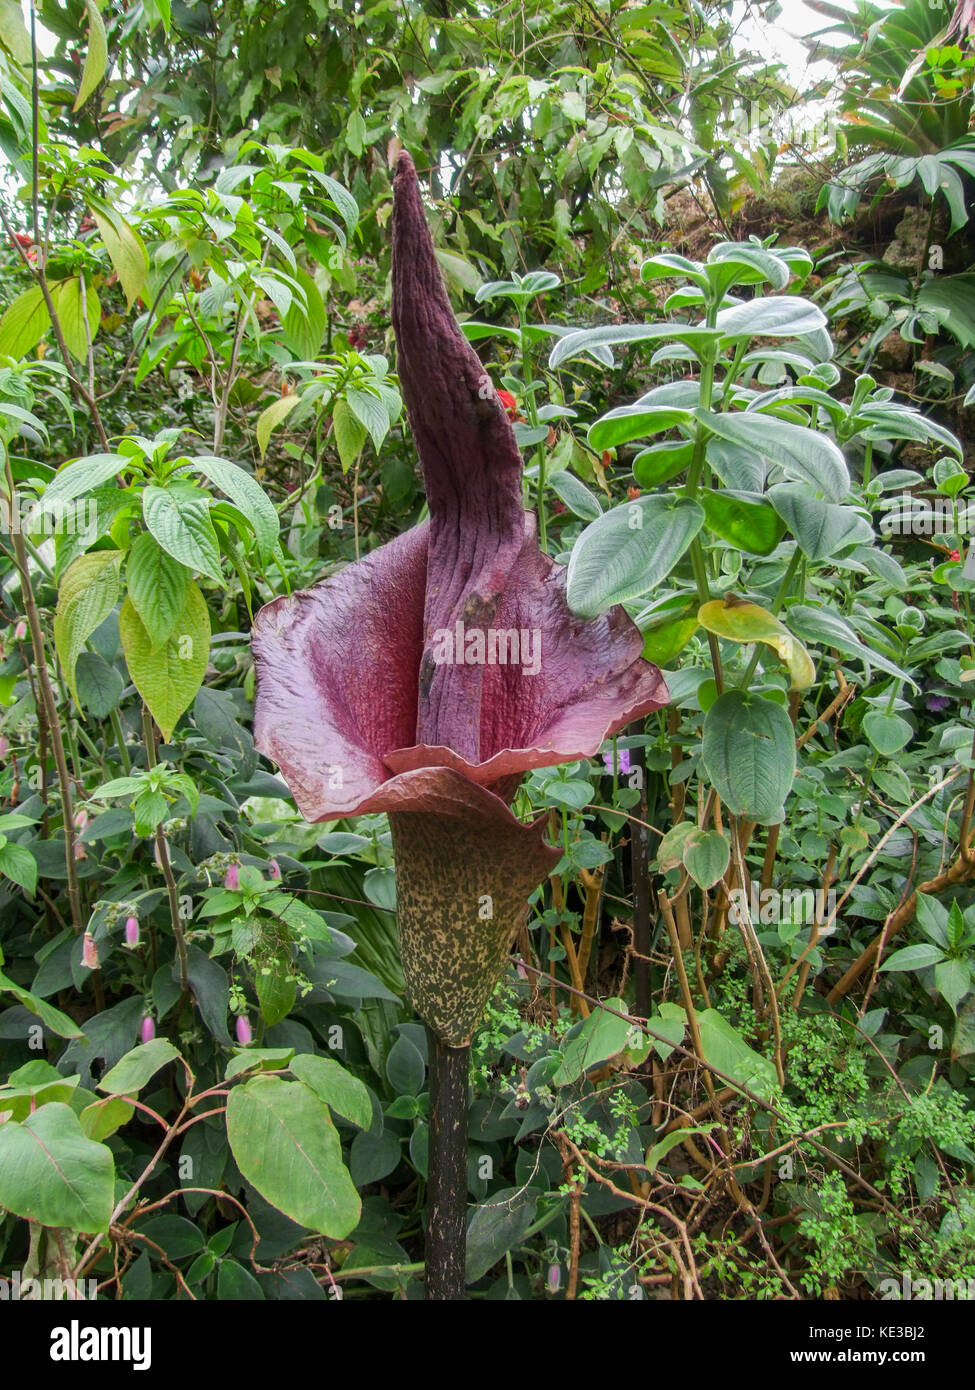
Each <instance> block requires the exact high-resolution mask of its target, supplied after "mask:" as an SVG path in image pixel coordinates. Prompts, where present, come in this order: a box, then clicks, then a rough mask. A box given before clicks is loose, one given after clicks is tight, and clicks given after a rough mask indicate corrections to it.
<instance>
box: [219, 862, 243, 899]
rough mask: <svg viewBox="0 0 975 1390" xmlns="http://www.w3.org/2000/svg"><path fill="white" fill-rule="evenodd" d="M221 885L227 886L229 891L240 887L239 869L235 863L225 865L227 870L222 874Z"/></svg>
mask: <svg viewBox="0 0 975 1390" xmlns="http://www.w3.org/2000/svg"><path fill="white" fill-rule="evenodd" d="M223 886H224V888H228V889H229V890H230V892H231V893H236V892H237V889H238V888H239V887H240V869H239V868H238V867H237V865H236V864H228V865H227V872H226V873H225V874H224V876H223Z"/></svg>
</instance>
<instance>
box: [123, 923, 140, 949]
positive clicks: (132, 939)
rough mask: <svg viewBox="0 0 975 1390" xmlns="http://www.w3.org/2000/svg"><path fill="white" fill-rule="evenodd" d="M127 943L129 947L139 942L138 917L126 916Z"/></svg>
mask: <svg viewBox="0 0 975 1390" xmlns="http://www.w3.org/2000/svg"><path fill="white" fill-rule="evenodd" d="M125 944H126V946H128V947H129V948H131V947H133V946H138V944H139V919H138V917H126V919H125Z"/></svg>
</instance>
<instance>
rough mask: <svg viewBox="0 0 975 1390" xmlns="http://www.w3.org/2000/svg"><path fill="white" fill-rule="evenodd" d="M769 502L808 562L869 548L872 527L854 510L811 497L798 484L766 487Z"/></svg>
mask: <svg viewBox="0 0 975 1390" xmlns="http://www.w3.org/2000/svg"><path fill="white" fill-rule="evenodd" d="M768 496H769V501H770V502H771V503H772V506H773V507H774V508H775V510H776V511H777V512H778V514H779V516H780V517H781V518H782V520H783V521H784V522H785V524H786V526H788V528H789V530H790V531H791V533H792V535H793V536H795V538H796V541H797V542H798V544H799V549H800V550H801V551H802V553H803V554H804V555H805V556H806V557H807V558H808V559H810V560H812V561H814V562H816V561H821V560H832V559H835V558H836V556H838V555H841V554H842V553H843V551H844V550H849V549H850V547H851V546H854V545H869V544H870V543H871V542H872V541H873V539H874V533H873V527H872V526H871V524H870V522H869V521H867V520H866V518H865V517H863V516H861V515H860V513H859V512H858V511H855V510H854V508H853V507H840V506H837V504H836V503H835V502H824V501H823V500H822V498H821V497H811V496H810V495H809V490H808V488H806V487H803V486H801V485H800V484H797V483H779V484H778V485H777V486H776V487H773V488H769V494H768Z"/></svg>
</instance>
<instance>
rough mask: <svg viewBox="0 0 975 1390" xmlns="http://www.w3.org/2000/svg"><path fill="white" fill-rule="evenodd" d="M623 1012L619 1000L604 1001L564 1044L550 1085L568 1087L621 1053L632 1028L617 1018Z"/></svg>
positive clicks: (625, 1020) (622, 1006)
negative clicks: (612, 1011)
mask: <svg viewBox="0 0 975 1390" xmlns="http://www.w3.org/2000/svg"><path fill="white" fill-rule="evenodd" d="M609 1009H615V1010H616V1013H609V1012H608V1010H609ZM625 1012H626V1004H625V1003H624V1001H623V1000H622V999H607V1000H605V1002H604V1004H603V1005H602V1007H599V1008H596V1009H594V1010H593V1012H592V1013H591V1014H590V1015H589V1017H588V1018H587V1019H586V1021H585V1022H584V1023H583V1025H582V1027H581V1028H580V1029H579V1031H578V1033H576V1035H575V1037H573V1038H570V1039H569V1041H568V1043H567V1044H566V1046H565V1049H564V1051H563V1053H562V1060H561V1062H560V1063H559V1065H558V1069H557V1070H556V1072H555V1075H554V1076H553V1077H552V1084H553V1085H555V1086H567V1085H569V1083H570V1082H573V1081H578V1079H579V1077H580V1076H583V1075H584V1074H585V1073H586V1072H587V1071H590V1070H591V1069H592V1068H593V1067H598V1066H599V1065H600V1064H601V1063H603V1062H606V1061H608V1060H609V1058H610V1057H616V1056H617V1055H618V1054H619V1053H620V1052H623V1051H624V1050H625V1049H626V1047H627V1045H628V1043H629V1040H630V1032H631V1029H632V1026H633V1025H632V1024H631V1023H630V1022H629V1021H628V1020H627V1019H625V1018H619V1017H618V1015H619V1014H621V1013H625Z"/></svg>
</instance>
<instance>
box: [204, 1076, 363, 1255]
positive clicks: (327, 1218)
mask: <svg viewBox="0 0 975 1390" xmlns="http://www.w3.org/2000/svg"><path fill="white" fill-rule="evenodd" d="M227 1138H228V1140H229V1141H230V1148H231V1152H232V1153H233V1156H234V1159H235V1161H236V1163H237V1167H238V1168H239V1169H240V1171H241V1173H242V1174H243V1175H244V1177H245V1178H246V1179H247V1181H248V1182H249V1183H252V1184H253V1185H254V1187H256V1188H257V1190H258V1192H260V1194H261V1196H262V1197H264V1198H265V1199H266V1200H267V1201H268V1202H270V1203H271V1205H272V1206H275V1207H277V1208H278V1210H279V1211H283V1212H284V1214H285V1216H289V1217H290V1218H291V1220H292V1221H297V1222H299V1223H300V1224H301V1225H302V1226H307V1227H309V1228H310V1229H311V1230H313V1231H320V1232H321V1233H322V1235H326V1236H329V1237H331V1238H332V1239H333V1240H343V1239H344V1238H345V1237H346V1236H347V1235H348V1234H349V1232H350V1231H351V1230H353V1229H354V1228H355V1226H356V1225H357V1224H358V1221H359V1216H360V1212H361V1203H360V1201H359V1194H358V1193H357V1192H356V1190H355V1188H354V1187H353V1185H352V1179H351V1178H350V1177H349V1174H348V1171H347V1169H346V1167H345V1164H344V1163H343V1162H342V1145H341V1143H340V1142H339V1136H338V1133H337V1131H336V1129H335V1126H334V1125H333V1123H332V1119H331V1116H330V1115H329V1113H328V1107H327V1106H326V1105H325V1104H324V1102H323V1101H321V1100H320V1099H319V1098H318V1096H317V1095H316V1094H315V1093H314V1092H313V1091H312V1090H310V1089H309V1088H308V1087H307V1086H304V1085H302V1084H301V1082H300V1081H282V1080H281V1079H280V1077H276V1076H255V1077H253V1078H252V1079H251V1080H250V1081H248V1082H246V1083H245V1084H244V1085H242V1086H235V1087H234V1089H233V1090H232V1091H231V1093H230V1097H229V1099H228V1101H227Z"/></svg>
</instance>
